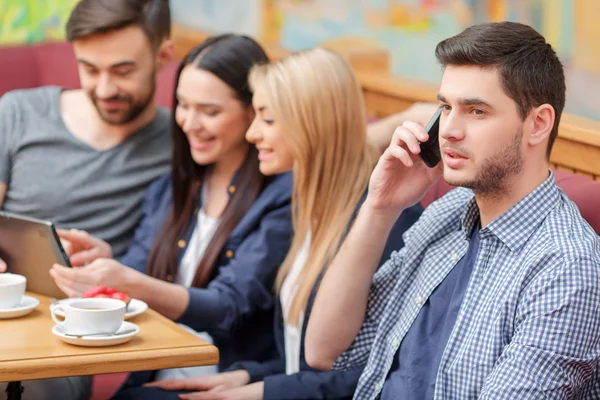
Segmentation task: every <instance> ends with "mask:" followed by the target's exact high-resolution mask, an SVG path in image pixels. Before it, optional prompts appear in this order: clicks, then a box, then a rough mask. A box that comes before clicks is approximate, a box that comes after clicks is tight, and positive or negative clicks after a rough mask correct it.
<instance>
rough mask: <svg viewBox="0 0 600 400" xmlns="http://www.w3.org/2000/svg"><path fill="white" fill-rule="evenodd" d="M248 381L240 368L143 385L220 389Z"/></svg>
mask: <svg viewBox="0 0 600 400" xmlns="http://www.w3.org/2000/svg"><path fill="white" fill-rule="evenodd" d="M248 382H250V375H248V372H247V371H246V370H243V369H241V370H238V371H231V372H221V373H220V374H215V375H207V376H199V377H197V378H189V379H168V380H164V381H157V382H152V383H148V384H146V385H144V386H149V387H159V388H161V389H163V390H199V391H222V390H226V389H232V388H237V387H241V386H244V385H246V384H247V383H248Z"/></svg>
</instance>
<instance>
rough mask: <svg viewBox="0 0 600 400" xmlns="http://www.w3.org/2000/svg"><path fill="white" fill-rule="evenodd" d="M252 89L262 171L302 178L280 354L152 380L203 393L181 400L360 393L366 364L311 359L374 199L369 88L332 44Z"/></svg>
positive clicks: (255, 77) (281, 314)
mask: <svg viewBox="0 0 600 400" xmlns="http://www.w3.org/2000/svg"><path fill="white" fill-rule="evenodd" d="M250 85H251V87H252V90H253V91H254V98H253V105H254V109H255V112H256V118H255V120H254V122H253V123H252V125H251V127H250V129H249V131H248V133H247V135H246V137H247V139H248V140H249V141H250V142H252V143H254V144H256V147H257V149H258V152H259V154H258V158H259V161H260V165H259V168H260V171H261V172H262V173H263V174H264V175H276V174H280V173H283V172H287V171H293V175H294V187H293V197H292V210H294V212H293V225H294V238H293V241H292V245H291V249H290V251H289V253H288V254H287V256H286V258H285V261H284V262H283V265H282V266H281V268H280V269H279V272H278V275H277V278H276V282H275V290H276V293H277V296H278V302H277V303H278V307H277V311H276V316H275V337H276V342H277V347H278V350H279V354H280V358H279V359H277V360H272V361H270V362H264V363H257V362H241V363H236V364H234V365H233V366H232V368H230V372H225V373H221V374H217V375H212V376H205V377H199V378H193V379H186V380H173V381H163V382H157V383H155V384H152V386H155V388H154V389H156V387H159V388H161V389H164V390H187V391H190V390H192V391H193V390H200V391H203V392H197V393H186V394H181V392H180V398H190V399H191V398H201V399H230V398H231V399H263V398H264V399H278V400H281V399H292V398H293V399H319V398H344V397H351V396H352V393H353V391H354V388H355V387H356V383H357V381H358V377H359V376H360V373H361V370H356V371H346V372H321V371H316V370H313V369H312V368H310V367H309V366H308V365H307V364H306V361H305V360H304V345H303V338H304V333H305V330H306V325H307V322H308V318H309V315H310V309H311V303H312V299H313V298H314V296H315V294H316V291H317V288H318V281H319V279H320V277H321V275H322V273H323V272H324V270H325V268H326V267H327V265H328V264H329V263H330V262H331V261H332V259H333V257H334V256H335V254H336V252H337V250H338V248H339V246H340V244H341V242H342V240H343V238H344V235H345V233H346V231H347V230H348V228H349V225H350V224H351V222H352V220H353V218H354V215H355V213H356V210H357V209H358V207H359V205H360V204H361V202H362V201H363V199H364V196H365V194H366V190H367V184H368V181H369V177H370V175H371V172H372V170H373V168H374V167H375V164H376V162H377V159H378V156H379V152H378V151H377V149H375V148H374V147H373V146H371V145H370V144H369V143H368V142H367V135H366V121H365V119H366V117H365V107H364V100H363V96H362V90H361V87H360V85H359V83H358V81H357V79H356V76H355V75H354V73H353V71H352V69H351V67H350V66H349V65H348V63H347V62H346V61H345V60H344V59H343V58H342V57H340V56H339V55H337V54H335V53H333V52H330V51H327V50H324V49H313V50H309V51H305V52H300V53H295V54H292V55H290V56H288V57H286V58H284V59H282V60H280V61H278V62H273V63H270V64H265V65H261V66H258V67H255V68H254V69H253V70H252V72H251V74H250ZM420 213H421V208H420V207H419V206H416V207H413V208H411V209H408V210H407V211H405V212H404V214H403V215H402V216H401V217H400V218H399V220H398V222H397V223H396V226H395V227H394V230H393V232H392V235H390V239H389V240H388V243H387V246H386V251H385V252H384V254H382V256H384V257H385V258H387V257H388V256H389V252H390V251H391V249H394V248H400V247H401V246H402V237H401V235H402V233H403V232H404V231H405V230H406V229H408V228H409V227H410V225H412V223H413V222H415V221H416V220H417V219H418V217H419V215H420ZM160 393H162V394H163V397H156V398H169V395H174V393H173V392H171V393H169V392H165V391H162V392H160ZM154 394H158V392H155V393H154ZM153 398H154V397H153Z"/></svg>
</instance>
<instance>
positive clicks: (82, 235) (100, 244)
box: [56, 229, 112, 267]
mask: <svg viewBox="0 0 600 400" xmlns="http://www.w3.org/2000/svg"><path fill="white" fill-rule="evenodd" d="M56 233H57V234H58V237H59V238H60V241H61V243H62V245H63V248H64V249H65V252H66V253H67V256H68V257H69V261H70V262H71V265H72V266H74V267H82V266H84V265H86V264H90V263H92V262H93V261H95V260H96V259H98V258H112V249H111V247H110V245H109V244H108V243H106V242H105V241H104V240H101V239H98V238H95V237H93V236H92V235H90V234H89V233H87V232H86V231H81V230H79V229H69V230H67V229H57V230H56Z"/></svg>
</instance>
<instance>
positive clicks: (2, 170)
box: [0, 92, 18, 185]
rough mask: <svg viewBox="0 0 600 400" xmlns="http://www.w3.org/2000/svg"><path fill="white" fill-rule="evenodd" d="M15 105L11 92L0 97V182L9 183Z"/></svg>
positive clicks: (15, 126)
mask: <svg viewBox="0 0 600 400" xmlns="http://www.w3.org/2000/svg"><path fill="white" fill-rule="evenodd" d="M17 125H18V124H17V107H16V101H15V98H14V96H13V94H12V93H10V92H9V93H6V94H4V95H3V96H2V97H0V182H2V183H4V184H7V185H8V184H9V183H10V171H11V168H12V167H11V166H12V158H13V152H14V151H15V143H13V141H14V140H13V137H14V136H15V130H16V129H18V127H17Z"/></svg>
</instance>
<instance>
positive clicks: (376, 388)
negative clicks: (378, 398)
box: [375, 382, 383, 393]
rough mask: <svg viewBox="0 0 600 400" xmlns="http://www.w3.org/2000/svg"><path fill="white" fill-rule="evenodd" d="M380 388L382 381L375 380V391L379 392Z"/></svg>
mask: <svg viewBox="0 0 600 400" xmlns="http://www.w3.org/2000/svg"><path fill="white" fill-rule="evenodd" d="M381 389H383V383H381V382H377V384H376V385H375V391H376V392H377V393H379V392H381Z"/></svg>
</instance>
